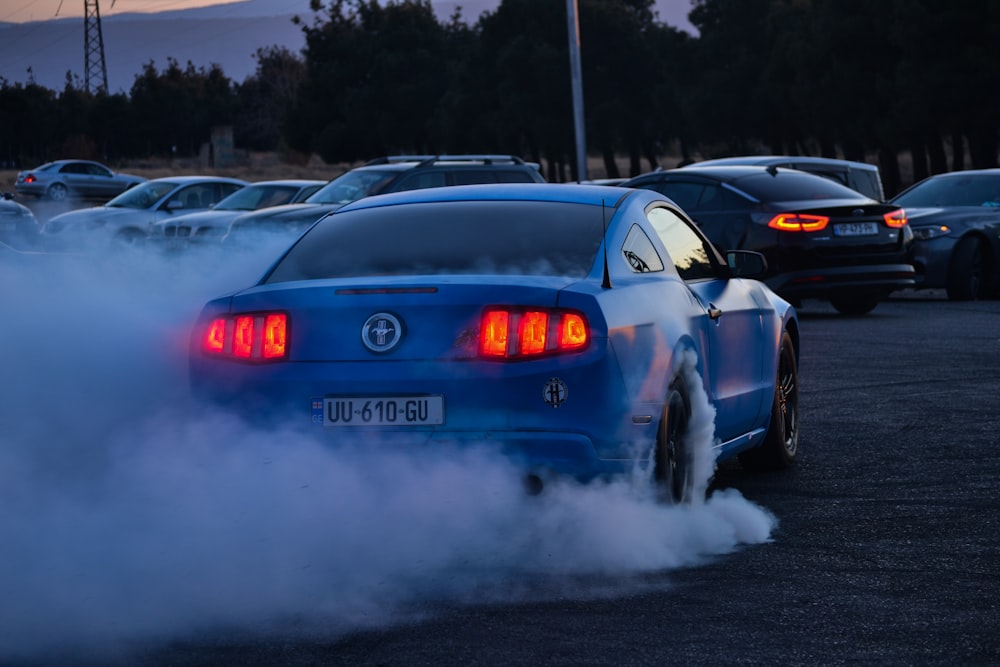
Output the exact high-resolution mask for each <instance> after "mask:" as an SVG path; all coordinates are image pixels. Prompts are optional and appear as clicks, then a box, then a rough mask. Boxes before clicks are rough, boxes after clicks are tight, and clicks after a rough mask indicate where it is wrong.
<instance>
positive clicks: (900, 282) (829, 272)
mask: <svg viewBox="0 0 1000 667" xmlns="http://www.w3.org/2000/svg"><path fill="white" fill-rule="evenodd" d="M916 277H917V274H916V271H915V269H914V267H913V265H912V264H873V265H870V266H866V265H860V266H839V267H822V268H816V269H807V270H802V271H792V272H788V273H781V274H778V275H775V276H772V277H770V278H768V279H767V280H766V281H765V282H766V283H767V285H768V287H770V288H771V289H772V290H774V291H775V292H777V293H778V294H780V295H781V296H783V297H785V298H793V299H796V298H806V297H826V296H830V295H832V294H839V293H844V292H871V293H880V292H883V293H889V292H892V291H894V290H897V289H904V288H906V287H913V286H914V285H915V284H916Z"/></svg>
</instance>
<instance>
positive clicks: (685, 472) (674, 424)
mask: <svg viewBox="0 0 1000 667" xmlns="http://www.w3.org/2000/svg"><path fill="white" fill-rule="evenodd" d="M690 418H691V403H690V401H689V400H688V396H687V390H686V388H685V386H684V382H683V381H682V380H681V379H677V380H675V381H674V382H673V383H672V384H671V385H670V390H669V391H668V392H667V401H666V405H665V406H664V408H663V416H662V417H661V419H660V428H659V430H658V432H657V437H656V453H655V456H656V459H655V461H654V469H653V479H654V482H655V484H656V494H657V498H658V499H659V500H660V501H661V502H665V503H673V504H676V503H687V502H691V496H692V493H693V487H694V471H693V460H692V452H691V448H690V446H689V443H688V438H687V431H688V422H689V421H690Z"/></svg>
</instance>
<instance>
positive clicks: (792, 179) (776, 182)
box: [733, 171, 862, 201]
mask: <svg viewBox="0 0 1000 667" xmlns="http://www.w3.org/2000/svg"><path fill="white" fill-rule="evenodd" d="M733 185H734V186H735V187H737V188H739V189H740V190H743V191H744V192H746V193H747V194H749V195H752V196H753V197H755V198H757V199H759V200H761V201H796V200H805V199H858V198H859V197H861V196H862V195H861V194H860V193H858V192H856V191H855V190H852V189H850V188H848V187H846V186H843V185H841V184H839V183H836V182H834V181H832V180H830V179H828V178H824V177H822V176H817V175H815V174H805V173H801V172H797V171H780V172H778V174H777V175H776V176H772V175H770V174H768V173H766V172H761V173H759V174H753V175H752V176H744V177H742V178H739V179H737V180H736V181H734V182H733Z"/></svg>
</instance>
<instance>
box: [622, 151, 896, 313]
mask: <svg viewBox="0 0 1000 667" xmlns="http://www.w3.org/2000/svg"><path fill="white" fill-rule="evenodd" d="M622 185H624V186H625V187H633V188H646V189H650V190H656V191H657V192H660V193H662V194H665V195H666V196H668V197H670V198H671V199H672V200H673V201H674V202H676V203H677V204H678V205H679V206H680V207H681V208H682V209H684V211H685V212H687V213H688V215H690V216H691V217H692V218H693V219H694V221H695V222H696V223H697V224H698V225H699V226H700V227H701V229H702V231H704V232H705V234H706V235H707V236H708V237H709V239H710V240H711V241H712V242H713V243H714V244H715V245H716V246H718V247H719V248H720V249H721V250H723V251H726V250H754V251H757V252H760V253H762V254H763V255H764V256H765V257H766V258H767V262H768V271H767V273H766V274H765V282H766V283H767V284H768V286H769V287H771V289H773V290H774V291H775V292H777V293H778V294H780V295H781V296H783V297H784V298H786V299H788V300H789V301H792V302H793V303H795V302H798V301H800V300H801V299H804V298H821V299H828V300H829V301H830V303H831V304H832V305H833V307H834V308H836V309H837V310H838V311H839V312H841V313H845V314H863V313H867V312H869V311H871V310H872V309H873V308H875V306H876V305H877V304H878V302H879V301H881V300H882V299H884V298H885V297H886V296H887V295H888V294H889V293H890V292H892V291H894V290H897V289H902V288H906V287H911V286H913V285H914V282H915V275H916V274H915V271H914V268H913V232H912V231H911V230H910V227H909V225H908V224H907V218H906V213H905V211H903V210H902V209H901V208H900V207H899V206H898V205H890V204H886V203H882V202H879V201H876V200H874V199H871V198H869V197H866V196H864V195H862V194H860V193H858V192H856V191H854V190H852V189H850V188H848V187H845V186H843V185H841V184H839V183H835V182H834V181H832V180H830V179H828V178H824V177H822V176H817V175H814V174H810V173H806V172H802V171H798V170H795V169H784V168H780V167H774V166H768V167H763V166H719V167H709V166H704V167H699V168H698V169H683V168H682V169H668V170H663V171H654V172H650V173H647V174H643V175H641V176H636V177H635V178H632V179H630V180H628V181H626V182H625V183H623V184H622Z"/></svg>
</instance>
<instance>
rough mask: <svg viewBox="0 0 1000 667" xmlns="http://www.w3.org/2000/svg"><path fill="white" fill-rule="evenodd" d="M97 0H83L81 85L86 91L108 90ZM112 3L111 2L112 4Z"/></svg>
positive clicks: (101, 91) (100, 91)
mask: <svg viewBox="0 0 1000 667" xmlns="http://www.w3.org/2000/svg"><path fill="white" fill-rule="evenodd" d="M97 3H98V0H83V57H84V60H83V62H84V66H83V86H84V90H85V91H86V92H88V93H89V92H90V91H91V90H92V89H93V91H94V92H95V93H104V94H107V92H108V70H107V67H105V65H104V36H103V35H102V34H101V10H100V8H99V7H98V6H97ZM113 4H114V3H113V2H112V5H113Z"/></svg>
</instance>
